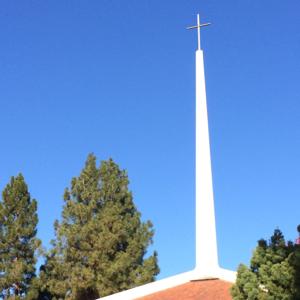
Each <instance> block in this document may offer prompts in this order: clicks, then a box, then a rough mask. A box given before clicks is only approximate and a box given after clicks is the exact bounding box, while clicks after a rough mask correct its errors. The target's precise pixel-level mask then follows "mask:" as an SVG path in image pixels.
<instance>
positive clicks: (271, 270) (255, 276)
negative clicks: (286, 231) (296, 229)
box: [231, 229, 300, 300]
mask: <svg viewBox="0 0 300 300" xmlns="http://www.w3.org/2000/svg"><path fill="white" fill-rule="evenodd" d="M299 250H300V249H299V246H298V245H296V244H294V243H292V242H286V241H285V239H284V236H283V234H282V232H281V231H280V230H279V229H276V230H275V231H274V234H273V235H272V237H271V239H270V241H269V242H267V241H266V240H264V239H261V240H259V241H258V246H257V247H256V249H255V251H254V253H253V256H252V259H251V263H250V268H248V267H246V266H245V265H240V266H239V268H238V275H237V280H236V283H235V285H234V286H233V287H232V290H231V294H232V297H233V299H234V300H244V299H250V300H256V299H259V300H264V299H266V300H273V299H274V300H275V299H282V300H296V299H300V297H299V296H300V294H299V285H298V284H299V277H297V276H299V271H300V268H299V265H300V261H299V259H300V252H299Z"/></svg>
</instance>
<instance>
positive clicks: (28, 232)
mask: <svg viewBox="0 0 300 300" xmlns="http://www.w3.org/2000/svg"><path fill="white" fill-rule="evenodd" d="M36 211H37V202H36V201H35V200H34V199H31V197H30V194H29V192H28V188H27V185H26V183H25V181H24V178H23V176H22V175H21V174H20V175H18V176H17V177H12V178H11V181H10V183H9V184H8V185H7V186H6V187H5V189H4V191H3V194H2V202H1V203H0V298H1V299H36V297H37V293H36V291H35V290H34V289H33V288H31V284H32V283H33V282H34V280H35V264H36V257H35V252H36V250H37V249H38V248H39V246H40V241H39V240H38V239H37V238H36V232H37V230H36V226H37V223H38V216H37V212H36Z"/></svg>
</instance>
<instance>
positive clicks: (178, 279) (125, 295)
mask: <svg viewBox="0 0 300 300" xmlns="http://www.w3.org/2000/svg"><path fill="white" fill-rule="evenodd" d="M198 274H199V273H198V272H197V271H196V270H193V271H189V272H185V273H181V274H178V275H175V276H171V277H168V278H165V279H161V280H158V281H154V282H151V283H147V284H144V285H141V286H138V287H135V288H132V289H130V290H127V291H123V292H119V293H116V294H113V295H110V296H106V297H103V298H99V299H97V300H100V299H101V300H134V299H138V298H141V297H144V296H147V295H151V294H153V293H157V292H160V291H163V290H166V289H169V288H172V287H175V286H178V285H181V284H184V283H187V282H190V281H192V280H205V279H212V278H214V279H221V280H224V281H227V282H232V283H233V282H235V279H236V272H234V271H230V270H226V269H222V268H219V269H218V270H217V271H216V274H215V276H205V275H201V276H200V277H199V275H198Z"/></svg>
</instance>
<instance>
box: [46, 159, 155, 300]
mask: <svg viewBox="0 0 300 300" xmlns="http://www.w3.org/2000/svg"><path fill="white" fill-rule="evenodd" d="M128 184H129V181H128V176H127V174H126V172H125V171H124V170H120V168H119V167H118V165H117V164H116V163H114V162H113V160H111V159H110V160H108V161H103V162H102V163H101V166H100V167H99V168H97V166H96V157H95V156H94V155H89V156H88V159H87V161H86V164H85V167H84V169H83V170H82V172H81V174H80V176H79V177H75V178H73V179H72V182H71V188H70V189H66V191H65V194H64V200H65V205H64V207H63V212H62V220H61V222H56V224H55V231H56V240H55V241H54V242H53V249H52V250H51V252H50V253H49V255H48V257H47V261H46V264H45V266H44V267H43V270H42V271H41V280H42V281H43V283H44V285H43V289H44V291H46V290H47V291H49V292H50V293H51V294H52V295H53V297H54V298H55V299H72V300H73V299H74V300H75V299H76V300H79V299H86V300H88V299H96V298H98V297H103V296H106V295H110V294H112V293H115V292H119V291H123V290H126V289H129V288H132V287H135V286H138V285H141V284H145V283H148V282H151V281H153V280H154V279H155V276H156V275H157V274H158V272H159V269H158V266H157V254H156V253H154V254H153V255H152V256H150V257H148V258H145V254H146V250H147V247H148V246H149V244H150V243H151V242H152V237H153V233H154V232H153V227H152V224H151V222H149V221H148V222H146V223H143V222H141V215H140V213H139V212H138V211H137V209H136V207H135V205H134V203H133V197H132V194H131V192H130V191H129V189H128ZM54 298H53V299H54Z"/></svg>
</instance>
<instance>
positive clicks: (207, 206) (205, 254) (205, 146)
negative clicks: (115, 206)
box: [196, 14, 218, 277]
mask: <svg viewBox="0 0 300 300" xmlns="http://www.w3.org/2000/svg"><path fill="white" fill-rule="evenodd" d="M197 21H198V22H197V23H198V24H197V29H198V49H197V51H196V272H197V273H198V274H199V276H201V277H203V276H207V277H213V276H216V273H217V269H218V254H217V237H216V224H215V212H214V196H213V185H212V171H211V158H210V143H209V130H208V117H207V104H206V90H205V76H204V61H203V51H202V50H201V46H200V45H201V41H200V27H201V24H200V16H199V14H198V16H197Z"/></svg>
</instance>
